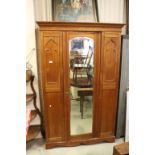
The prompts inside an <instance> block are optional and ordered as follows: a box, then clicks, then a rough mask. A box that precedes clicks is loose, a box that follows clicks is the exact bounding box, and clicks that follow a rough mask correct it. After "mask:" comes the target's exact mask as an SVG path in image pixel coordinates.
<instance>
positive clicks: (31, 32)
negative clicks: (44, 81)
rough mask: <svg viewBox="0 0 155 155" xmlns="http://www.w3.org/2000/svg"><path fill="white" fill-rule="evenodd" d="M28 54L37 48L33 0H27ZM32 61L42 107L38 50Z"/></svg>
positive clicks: (35, 83) (28, 89)
mask: <svg viewBox="0 0 155 155" xmlns="http://www.w3.org/2000/svg"><path fill="white" fill-rule="evenodd" d="M26 41H27V42H26V45H27V46H26V56H27V55H28V54H29V53H30V51H31V50H32V49H33V48H35V49H36V43H35V20H34V5H33V1H32V0H26ZM30 63H31V65H32V71H33V74H34V75H35V80H34V87H35V90H36V92H37V105H38V107H40V102H39V93H38V75H37V63H36V50H34V51H33V53H32V57H31V59H30ZM26 88H27V90H26V91H27V92H30V87H29V86H28V84H27V87H26ZM28 108H31V109H32V108H33V106H32V104H30V105H29V106H28ZM33 109H34V108H33ZM38 120H39V119H36V122H32V124H36V123H37V122H38Z"/></svg>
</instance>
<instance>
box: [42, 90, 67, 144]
mask: <svg viewBox="0 0 155 155" xmlns="http://www.w3.org/2000/svg"><path fill="white" fill-rule="evenodd" d="M62 97H63V95H62V94H61V93H46V103H45V104H46V112H47V114H46V115H47V116H48V117H47V120H46V122H47V132H46V133H47V135H46V136H47V138H48V140H52V141H61V140H62V139H63V135H64V133H63V129H64V120H63V118H64V116H63V115H64V112H63V101H62Z"/></svg>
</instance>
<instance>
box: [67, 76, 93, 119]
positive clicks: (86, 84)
mask: <svg viewBox="0 0 155 155" xmlns="http://www.w3.org/2000/svg"><path fill="white" fill-rule="evenodd" d="M70 84H71V86H74V87H77V88H79V89H78V92H77V93H78V96H79V97H80V112H81V118H82V119H83V108H84V99H85V96H92V95H93V83H92V81H88V79H87V78H78V79H77V80H72V79H71V81H70Z"/></svg>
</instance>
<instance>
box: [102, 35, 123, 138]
mask: <svg viewBox="0 0 155 155" xmlns="http://www.w3.org/2000/svg"><path fill="white" fill-rule="evenodd" d="M120 43H121V42H120V33H117V32H105V33H102V49H101V60H100V61H101V72H100V93H101V95H100V103H101V107H102V108H101V137H104V136H105V137H106V136H114V133H115V121H116V110H117V96H118V82H119V64H120Z"/></svg>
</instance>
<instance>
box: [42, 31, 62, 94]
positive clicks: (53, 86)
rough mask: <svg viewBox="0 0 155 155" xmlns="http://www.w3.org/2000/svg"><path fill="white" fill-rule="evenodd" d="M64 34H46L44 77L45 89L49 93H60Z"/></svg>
mask: <svg viewBox="0 0 155 155" xmlns="http://www.w3.org/2000/svg"><path fill="white" fill-rule="evenodd" d="M61 35H62V34H61V33H60V32H57V33H56V32H55V33H53V34H51V33H50V34H48V35H47V34H46V33H45V34H44V40H43V41H44V44H43V55H44V76H45V89H46V91H47V92H51V91H54V92H55V91H60V88H61V71H62V54H61V51H62V49H61V48H62V46H61V44H62V41H61V40H62V36H61Z"/></svg>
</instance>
